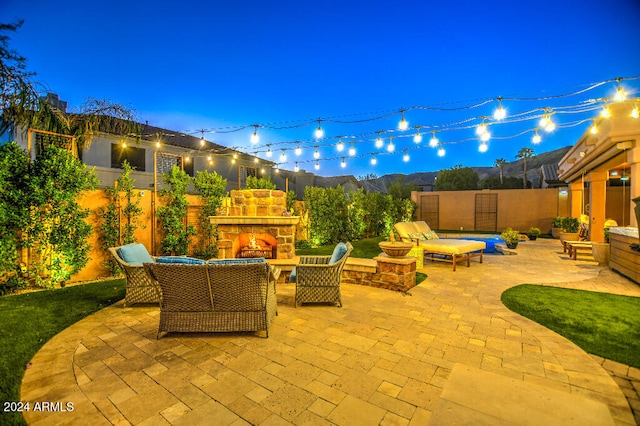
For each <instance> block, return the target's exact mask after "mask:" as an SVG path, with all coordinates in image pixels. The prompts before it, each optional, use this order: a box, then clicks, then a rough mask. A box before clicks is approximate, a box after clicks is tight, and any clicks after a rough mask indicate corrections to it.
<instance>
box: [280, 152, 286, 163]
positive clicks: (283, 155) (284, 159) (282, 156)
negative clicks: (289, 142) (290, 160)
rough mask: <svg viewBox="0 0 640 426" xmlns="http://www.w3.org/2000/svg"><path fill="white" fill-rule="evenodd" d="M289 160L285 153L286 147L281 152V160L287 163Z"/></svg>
mask: <svg viewBox="0 0 640 426" xmlns="http://www.w3.org/2000/svg"><path fill="white" fill-rule="evenodd" d="M286 161H287V154H285V152H284V149H283V150H282V154H280V162H281V163H285V162H286Z"/></svg>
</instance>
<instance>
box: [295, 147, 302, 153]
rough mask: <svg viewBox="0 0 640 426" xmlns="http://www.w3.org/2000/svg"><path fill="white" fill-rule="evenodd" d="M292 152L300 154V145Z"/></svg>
mask: <svg viewBox="0 0 640 426" xmlns="http://www.w3.org/2000/svg"><path fill="white" fill-rule="evenodd" d="M294 152H295V153H296V155H301V154H302V148H300V145H298V146H297V147H296V150H295V151H294Z"/></svg>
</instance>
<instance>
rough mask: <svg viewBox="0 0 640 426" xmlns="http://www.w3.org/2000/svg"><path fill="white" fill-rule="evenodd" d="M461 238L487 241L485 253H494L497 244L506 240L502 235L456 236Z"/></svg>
mask: <svg viewBox="0 0 640 426" xmlns="http://www.w3.org/2000/svg"><path fill="white" fill-rule="evenodd" d="M455 238H457V239H460V240H474V241H484V242H485V243H487V248H486V249H485V250H484V252H485V253H494V252H495V251H496V244H504V240H503V239H502V238H500V237H455Z"/></svg>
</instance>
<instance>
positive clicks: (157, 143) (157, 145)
mask: <svg viewBox="0 0 640 426" xmlns="http://www.w3.org/2000/svg"><path fill="white" fill-rule="evenodd" d="M160 146H161V144H160V139H158V140H157V141H156V148H160Z"/></svg>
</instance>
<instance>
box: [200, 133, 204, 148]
mask: <svg viewBox="0 0 640 426" xmlns="http://www.w3.org/2000/svg"><path fill="white" fill-rule="evenodd" d="M200 146H204V129H202V136H201V137H200Z"/></svg>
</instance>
